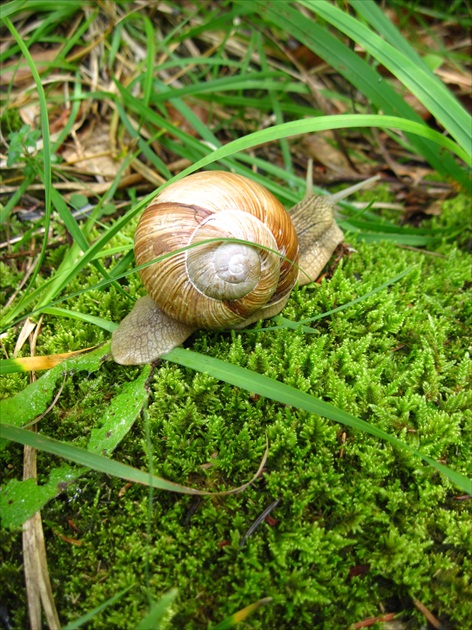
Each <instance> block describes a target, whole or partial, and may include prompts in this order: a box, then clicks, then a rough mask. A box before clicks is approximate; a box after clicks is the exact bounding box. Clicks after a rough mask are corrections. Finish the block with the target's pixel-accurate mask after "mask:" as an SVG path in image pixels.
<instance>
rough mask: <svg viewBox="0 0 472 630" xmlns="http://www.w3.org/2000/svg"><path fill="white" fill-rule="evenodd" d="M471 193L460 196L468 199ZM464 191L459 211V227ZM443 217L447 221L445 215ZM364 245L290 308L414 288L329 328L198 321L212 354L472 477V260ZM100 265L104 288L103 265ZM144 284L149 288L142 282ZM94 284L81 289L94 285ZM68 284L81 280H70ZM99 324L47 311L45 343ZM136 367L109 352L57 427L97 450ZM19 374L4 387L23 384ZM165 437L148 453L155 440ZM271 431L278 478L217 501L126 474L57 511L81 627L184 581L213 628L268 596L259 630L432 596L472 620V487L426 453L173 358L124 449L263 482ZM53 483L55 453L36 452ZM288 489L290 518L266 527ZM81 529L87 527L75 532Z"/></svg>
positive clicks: (52, 348)
mask: <svg viewBox="0 0 472 630" xmlns="http://www.w3.org/2000/svg"><path fill="white" fill-rule="evenodd" d="M459 205H460V204H459ZM465 211H466V208H465V205H463V206H462V210H457V208H455V207H454V206H453V204H448V205H447V206H446V212H445V215H444V217H443V218H442V220H443V222H444V223H445V224H449V221H452V219H451V216H450V215H449V212H450V213H451V214H452V215H453V217H454V221H458V222H460V220H463V217H464V212H465ZM435 221H436V223H437V226H439V224H440V222H441V218H439V219H435ZM349 241H350V242H351V243H352V244H353V245H354V246H355V248H356V250H357V253H355V254H352V255H351V256H349V257H348V258H344V259H343V261H342V262H341V264H340V265H339V266H338V267H337V269H336V270H335V271H334V274H333V276H332V278H331V279H330V280H324V281H323V282H322V283H321V284H320V285H313V286H307V287H304V288H302V289H297V290H295V291H294V292H293V294H292V297H291V299H290V301H289V304H288V305H287V308H286V309H285V310H284V316H285V317H287V318H291V319H294V320H300V319H305V318H309V317H313V316H315V315H318V314H319V313H321V312H323V311H326V310H329V309H332V308H335V307H336V306H340V305H342V304H345V303H347V302H349V301H350V300H353V299H355V298H357V297H359V296H360V295H364V294H367V293H369V292H370V291H371V290H372V289H374V288H375V287H377V286H379V285H380V284H382V283H384V282H385V281H386V280H388V279H389V278H392V277H393V276H395V275H396V274H398V273H400V272H402V271H403V270H405V269H407V268H408V267H410V266H413V270H412V271H411V272H410V273H409V274H407V275H406V276H405V277H404V278H403V279H402V280H401V281H400V282H398V283H396V284H394V285H392V286H390V287H389V288H388V289H386V290H384V291H382V292H380V293H377V294H375V295H372V296H370V297H368V298H367V299H366V300H364V301H362V302H359V303H357V304H355V305H353V306H351V307H350V308H348V309H345V310H343V311H340V312H337V313H336V314H334V315H332V316H329V317H326V318H323V319H320V320H317V321H316V322H315V323H313V329H314V331H313V334H306V333H304V332H302V331H300V330H298V331H293V330H288V329H280V330H277V331H267V332H264V330H263V329H264V327H265V326H267V325H271V323H270V322H269V323H267V324H258V325H256V326H255V329H256V330H255V331H252V332H250V331H241V332H235V331H232V332H228V333H220V332H215V333H207V332H198V333H196V334H195V335H193V337H192V338H191V339H190V340H189V341H188V345H189V346H191V347H192V348H193V349H194V350H196V351H201V352H204V353H207V354H209V355H212V356H215V357H218V358H223V359H225V360H228V361H230V362H232V363H235V364H237V365H241V366H244V367H248V368H250V369H253V370H255V371H257V372H260V373H263V374H266V375H268V376H271V377H274V378H277V379H280V380H281V381H283V382H285V383H287V384H289V385H292V386H294V387H297V388H299V389H301V390H303V391H306V392H309V393H311V394H313V395H315V396H319V397H321V398H323V399H325V400H327V401H331V402H333V403H334V404H336V405H338V406H339V407H341V408H342V409H345V410H346V411H349V412H351V413H353V414H355V415H357V416H358V417H360V418H362V419H364V420H367V421H368V422H371V423H372V424H375V425H376V426H379V427H381V428H382V429H384V430H386V431H388V432H390V433H392V434H395V435H397V436H398V437H400V438H401V439H402V440H404V441H405V442H407V443H410V444H411V445H413V446H415V447H417V448H420V449H421V450H422V452H424V453H426V454H428V455H430V456H431V457H433V458H435V459H437V460H441V461H443V462H445V463H447V464H448V465H449V466H451V467H452V468H454V469H456V470H459V471H462V472H463V473H465V474H468V475H470V474H471V473H472V465H471V462H472V448H471V447H472V435H471V432H472V413H471V406H472V405H471V402H472V400H471V394H470V391H471V388H470V384H471V380H472V361H471V359H470V355H469V348H468V346H467V338H466V336H465V335H466V331H467V330H468V329H469V330H470V328H469V327H470V316H471V313H470V286H471V282H472V277H471V270H470V259H469V257H468V255H467V254H466V253H465V252H464V251H462V250H461V249H460V248H459V247H456V246H454V245H451V244H448V243H443V244H440V245H439V246H438V248H437V250H438V252H439V253H441V255H442V257H437V256H429V255H427V254H424V253H421V252H415V251H410V250H405V249H402V248H400V247H395V246H394V245H392V244H388V243H379V244H375V245H374V244H364V243H362V242H356V241H355V239H354V238H353V237H349ZM94 274H95V272H94V273H93V274H92V275H91V282H96V281H98V276H95V275H94ZM129 285H130V292H131V293H133V294H134V293H135V292H136V291H137V290H141V289H140V287H139V282H138V281H137V280H135V279H132V280H130V283H129ZM77 286H79V284H78V283H77ZM70 290H71V292H72V291H73V290H75V287H74V286H71V287H70ZM70 308H74V309H77V310H83V311H84V312H89V313H91V314H94V315H98V316H101V317H105V318H108V319H112V320H115V321H117V320H119V319H120V317H121V316H122V315H123V314H124V313H125V312H126V311H127V310H128V309H129V303H128V301H127V300H126V298H125V297H124V296H122V295H120V294H119V293H118V291H116V290H115V289H114V288H112V287H108V288H107V290H106V291H104V292H103V291H102V292H97V291H90V292H87V293H84V294H82V295H81V296H80V297H79V298H77V299H75V300H74V301H73V303H71V305H70ZM106 337H107V334H106V333H104V332H103V331H100V330H96V329H95V328H94V327H92V326H89V325H80V326H76V325H74V324H72V323H71V322H69V321H67V320H65V319H58V318H52V317H51V318H46V319H45V323H44V328H43V333H42V335H41V336H40V338H39V346H38V353H39V354H46V353H49V352H63V351H65V350H68V349H69V350H71V349H75V348H79V347H84V346H86V345H91V343H96V342H98V341H100V340H102V339H105V338H106ZM136 375H137V368H123V367H120V366H117V365H114V364H113V363H111V362H108V363H105V364H104V365H103V367H102V369H101V370H100V371H99V372H96V373H94V374H91V375H83V374H82V375H74V376H69V377H67V378H66V379H65V383H64V389H63V391H62V394H61V396H60V398H59V400H58V401H57V403H56V405H55V407H54V408H53V409H52V410H51V411H50V412H49V414H48V415H47V417H45V418H44V419H43V420H42V421H41V430H42V431H43V432H44V433H46V434H49V435H53V436H55V437H58V438H59V439H62V440H67V441H70V442H74V443H76V444H79V445H86V443H87V439H88V435H89V432H90V430H91V429H92V428H93V427H96V426H99V423H100V417H101V416H103V413H104V410H105V409H106V407H107V405H108V402H109V400H111V399H112V398H113V396H114V395H115V394H116V393H117V392H118V391H119V390H120V386H121V385H122V384H123V383H124V382H126V381H128V380H132V379H134V378H136ZM24 381H25V377H24V376H23V375H20V376H18V377H17V376H11V377H9V378H8V379H5V385H3V384H2V387H4V389H3V392H2V393H3V395H11V393H12V391H14V390H15V387H17V388H18V389H21V388H22V387H24ZM145 422H147V423H148V425H147V431H148V432H149V436H150V445H151V446H150V447H149V446H148V443H147V440H146V438H145V436H146V424H145ZM266 435H267V436H268V439H269V443H270V450H269V457H268V460H267V463H266V466H265V469H264V473H263V475H262V476H261V477H260V478H259V479H258V480H257V481H256V482H255V483H254V484H253V485H252V486H251V487H250V488H249V489H247V490H246V491H245V492H243V493H242V494H239V495H234V496H228V497H216V498H215V497H207V498H203V499H197V498H192V497H188V496H179V495H174V494H167V493H162V492H155V493H153V496H152V501H150V498H149V492H148V490H147V489H145V488H141V487H138V486H132V487H127V486H126V485H125V483H124V482H122V481H120V480H117V479H106V478H104V477H103V476H100V475H96V474H92V473H90V474H88V475H86V476H85V477H83V478H81V479H80V480H79V481H78V482H77V483H76V484H75V486H74V487H69V488H68V490H67V492H66V493H65V494H62V495H61V496H60V497H59V498H58V499H56V500H55V501H53V502H51V503H50V504H48V505H47V506H46V508H45V509H44V510H43V519H44V522H45V532H46V538H47V551H48V559H49V568H50V572H51V576H52V581H53V588H54V592H55V597H56V602H57V606H58V609H59V610H60V614H61V619H62V621H63V622H64V623H66V622H67V621H70V620H72V619H75V618H77V617H78V616H80V615H82V614H84V613H85V612H87V611H89V610H91V609H92V608H94V607H95V606H97V605H99V604H100V603H102V602H103V601H105V600H106V599H108V598H109V597H111V596H112V595H114V594H115V593H117V592H119V591H120V590H121V589H122V588H125V587H127V586H130V585H133V588H132V589H131V590H130V591H129V592H128V593H127V594H126V595H125V596H124V597H123V598H122V600H120V602H119V603H118V604H117V605H115V606H114V607H112V608H109V609H107V610H106V611H104V612H103V613H101V614H100V615H98V616H97V617H96V618H95V620H94V622H93V623H92V624H91V627H93V628H97V629H99V628H109V627H120V628H133V627H135V625H136V623H137V621H138V620H139V619H140V618H141V617H142V616H143V615H144V614H145V612H146V610H147V606H148V601H149V597H152V598H154V599H158V598H159V597H160V595H162V593H164V592H166V591H167V590H168V589H170V588H172V587H178V588H179V597H178V600H177V604H176V605H175V610H176V615H175V617H174V618H173V621H172V624H173V627H178V628H185V629H189V630H190V629H200V628H206V627H208V626H209V625H210V624H212V623H216V622H218V621H220V620H222V619H223V618H225V617H226V616H228V615H229V614H231V613H233V612H235V611H236V610H239V609H240V608H243V607H244V606H246V605H248V604H249V603H251V602H254V601H256V600H258V599H260V598H262V597H267V596H270V597H272V603H271V604H269V605H267V606H265V607H263V608H261V609H260V610H259V611H258V612H257V613H255V615H254V616H253V617H251V627H252V628H255V629H257V628H279V627H289V626H294V627H295V626H296V627H297V628H301V629H302V628H312V627H313V626H314V625H315V626H316V627H317V628H326V629H328V628H345V627H346V626H348V625H349V624H351V623H353V622H355V621H360V620H362V619H364V618H366V617H371V616H374V615H378V614H380V613H381V611H383V610H385V611H387V612H388V611H397V612H400V613H402V614H403V617H404V619H405V620H411V623H412V624H413V625H414V624H418V623H420V620H421V616H420V614H419V612H418V611H417V610H416V608H415V607H414V605H413V600H414V599H418V600H419V601H421V602H422V603H423V604H425V605H426V606H427V607H428V608H430V609H431V610H432V611H433V612H434V614H435V615H436V616H438V617H439V618H440V619H441V620H442V621H443V622H444V623H447V624H449V625H451V626H452V627H458V628H459V627H466V625H467V624H468V623H469V620H470V618H471V616H472V605H471V603H470V602H472V588H471V584H470V575H471V574H472V544H471V540H472V531H471V530H472V525H471V523H472V519H471V510H470V501H467V500H466V499H464V498H462V497H460V496H458V494H459V493H458V492H457V491H456V489H455V488H454V487H452V486H451V484H450V483H448V482H447V481H446V480H445V479H443V478H441V477H440V475H439V474H438V473H436V472H434V471H433V469H431V468H429V467H427V466H425V465H423V463H422V462H420V460H418V459H417V458H415V457H413V456H412V455H411V454H409V453H405V452H404V451H399V450H398V449H394V448H392V447H391V446H389V445H387V444H384V443H382V442H379V441H378V440H376V439H375V438H373V437H371V436H368V435H364V434H361V433H359V432H357V431H354V430H352V429H349V428H346V427H343V426H341V425H337V424H335V423H333V422H331V421H328V420H325V419H323V418H320V417H318V416H313V415H309V414H306V413H304V412H302V411H299V410H297V409H292V408H288V407H284V406H283V405H280V404H277V403H275V402H272V401H268V400H265V399H261V398H259V397H257V396H254V395H251V393H250V392H245V391H240V390H238V389H236V388H234V387H232V386H230V385H227V384H224V383H221V382H219V381H216V380H214V379H213V378H211V377H209V376H206V375H203V374H195V373H194V372H192V371H190V370H186V369H184V368H182V367H177V366H176V365H173V364H170V363H166V362H162V363H161V364H160V365H159V366H158V367H157V368H156V370H155V372H154V376H153V378H152V380H151V382H150V397H149V407H148V411H147V415H146V419H142V420H140V421H139V422H137V423H136V424H135V426H134V427H133V429H132V431H131V432H130V433H129V435H128V437H127V438H126V439H125V440H124V441H123V443H122V444H121V445H120V448H119V449H118V450H117V451H116V453H115V457H116V458H117V459H119V460H121V461H124V462H127V463H130V464H132V465H135V466H140V467H145V468H146V467H148V466H149V464H150V462H151V461H152V465H153V469H154V472H155V473H156V474H159V475H162V476H164V477H166V478H168V479H171V480H174V481H177V482H179V483H184V484H189V485H192V486H193V487H196V488H205V489H209V490H221V489H227V488H230V487H235V486H237V485H239V484H242V483H243V482H245V481H246V480H247V479H249V478H250V477H251V476H252V475H253V473H254V472H255V470H256V469H257V466H258V464H259V462H260V459H261V457H262V454H263V452H264V449H265V436H266ZM20 454H21V449H19V447H17V446H11V447H10V448H9V449H8V450H6V451H4V452H3V453H2V454H1V457H2V465H4V466H5V467H6V468H7V469H8V472H7V475H6V476H7V477H17V478H19V477H20V476H21V472H20V464H21V457H20ZM39 466H40V479H42V478H43V476H45V475H46V474H47V472H48V470H49V468H50V466H51V458H49V457H48V456H44V455H41V454H40V455H39ZM275 499H279V500H280V502H279V504H278V505H277V507H276V508H275V510H274V511H273V512H272V514H271V517H272V519H273V520H270V519H269V520H268V521H265V522H262V524H261V525H260V526H259V527H258V528H257V529H256V530H255V532H254V533H253V534H252V536H250V537H249V539H248V540H247V541H246V543H245V544H244V546H240V545H241V541H242V539H243V537H244V535H245V534H246V532H247V530H248V529H249V527H250V526H251V525H252V523H254V521H255V520H256V519H257V517H258V516H259V515H260V514H261V513H262V512H263V510H264V509H265V508H267V506H268V505H270V504H271V503H272V502H273V501H274V500H275ZM71 539H72V540H71ZM1 548H2V553H3V556H4V563H3V566H2V568H1V569H0V575H1V578H2V582H3V583H4V584H6V590H5V595H4V603H5V605H6V606H7V607H8V609H9V610H10V612H11V614H12V616H13V618H14V621H15V623H16V625H17V626H18V627H22V626H24V625H25V623H26V616H25V611H24V606H21V607H20V606H18V601H21V602H24V601H25V594H24V587H23V576H22V571H21V568H20V566H21V550H20V535H19V533H15V532H13V533H8V532H3V533H2V539H1Z"/></svg>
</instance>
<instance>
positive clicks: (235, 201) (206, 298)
mask: <svg viewBox="0 0 472 630" xmlns="http://www.w3.org/2000/svg"><path fill="white" fill-rule="evenodd" d="M228 238H232V239H238V240H243V241H249V242H251V243H254V244H255V245H256V246H250V245H247V244H243V243H228V242H224V241H218V240H213V241H212V242H206V243H204V244H201V245H197V244H198V243H202V242H203V241H208V240H209V239H228ZM189 246H194V247H191V248H190V249H185V250H184V251H181V252H179V253H177V254H175V255H172V256H170V257H167V258H165V259H164V260H161V261H160V262H156V263H154V264H152V265H149V266H148V267H146V268H144V269H141V270H140V272H139V274H140V276H141V279H142V281H143V284H144V286H145V288H146V291H147V292H148V294H149V295H150V296H151V297H152V299H153V300H154V302H155V303H156V304H157V305H158V307H159V308H160V309H162V310H163V311H164V312H165V313H166V314H167V315H169V316H170V317H172V318H174V319H176V320H177V321H179V322H184V323H186V324H188V325H189V326H192V327H195V328H236V327H242V326H245V325H247V324H248V323H250V322H251V321H255V320H257V319H263V318H264V317H270V316H272V315H275V314H276V313H278V312H279V311H281V310H282V308H283V307H284V306H285V303H286V301H287V299H288V296H289V294H290V291H291V289H292V288H293V286H294V284H295V282H296V281H297V277H298V267H297V262H298V258H299V251H298V240H297V234H296V232H295V228H294V226H293V224H292V221H291V219H290V217H289V215H288V213H287V212H286V210H285V208H284V207H283V206H282V204H281V203H280V202H279V201H278V200H277V199H276V198H275V197H274V196H273V195H272V194H271V193H270V192H269V191H268V190H266V189H265V188H264V187H263V186H261V185H260V184H257V183H256V182H253V181H252V180H250V179H248V178H246V177H243V176H241V175H235V174H232V173H226V172H222V171H207V172H202V173H195V174H193V175H190V176H188V177H185V178H183V179H181V180H179V181H178V182H176V183H175V184H171V185H170V186H168V187H167V188H166V189H165V190H164V191H163V192H162V193H160V194H159V195H158V197H157V198H156V199H154V200H153V202H152V203H151V204H150V205H149V206H148V207H147V208H146V210H145V211H144V213H143V215H142V217H141V220H140V222H139V224H138V227H137V230H136V234H135V255H136V261H137V264H138V265H142V264H144V263H147V262H150V261H151V260H154V259H155V258H158V257H159V256H163V255H165V254H169V253H171V252H173V251H175V250H180V249H182V248H188V247H189ZM277 252H278V253H277Z"/></svg>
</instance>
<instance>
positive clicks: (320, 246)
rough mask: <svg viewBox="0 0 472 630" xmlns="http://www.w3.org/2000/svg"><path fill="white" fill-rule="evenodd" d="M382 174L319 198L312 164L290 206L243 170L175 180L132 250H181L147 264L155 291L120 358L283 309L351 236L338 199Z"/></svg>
mask: <svg viewBox="0 0 472 630" xmlns="http://www.w3.org/2000/svg"><path fill="white" fill-rule="evenodd" d="M374 179H378V177H374V178H371V179H370V180H367V181H365V182H361V183H360V184H356V185H354V186H351V187H350V188H349V189H347V190H344V191H342V192H341V193H336V194H334V195H331V196H319V195H315V194H314V193H313V191H312V186H311V169H309V174H308V175H307V193H306V196H305V197H304V199H302V201H300V202H299V203H298V204H296V205H295V206H294V207H293V208H292V209H291V211H290V213H288V212H287V211H286V210H285V208H284V207H283V205H282V204H281V203H280V201H278V200H277V199H276V198H275V197H274V196H273V195H272V193H270V192H269V191H268V190H267V189H266V188H264V187H263V186H262V185H261V184H258V183H256V182H254V181H252V180H251V179H249V178H247V177H243V176H242V175H236V174H233V173H229V172H223V171H204V172H199V173H194V174H193V175H189V176H187V177H184V178H183V179H181V180H179V181H177V182H175V183H173V184H170V185H169V186H168V187H167V188H165V189H164V190H163V191H162V192H161V193H160V194H159V195H158V196H157V197H156V198H155V199H154V200H153V201H152V202H151V203H150V205H149V206H148V207H147V208H146V210H145V211H144V213H143V215H142V217H141V219H140V221H139V223H138V227H137V229H136V233H135V239H134V250H135V256H136V262H137V264H138V266H139V265H143V264H145V263H149V262H150V261H153V260H155V259H156V258H159V257H162V256H163V255H164V254H168V253H170V252H174V251H175V250H179V251H178V252H177V253H176V254H173V255H171V256H167V257H165V258H163V259H161V260H159V261H158V262H154V263H153V264H150V265H148V266H146V267H144V268H142V269H140V270H139V275H140V277H141V280H142V282H143V284H144V287H145V289H146V291H147V295H145V296H144V297H142V298H140V299H139V300H138V301H137V302H136V304H135V306H134V308H133V310H132V311H131V312H130V313H129V315H127V316H126V317H125V318H124V319H123V321H122V322H121V324H120V325H119V327H118V328H117V329H116V330H115V331H114V332H113V335H112V342H111V354H112V357H113V359H114V360H115V361H116V362H117V363H120V364H122V365H138V364H143V363H149V362H151V361H154V360H156V359H157V358H158V357H160V356H161V355H163V354H165V353H167V352H170V350H172V349H173V348H175V347H176V346H179V345H181V344H182V343H183V342H184V341H185V340H186V339H187V338H188V337H189V336H190V335H191V334H192V333H193V332H194V331H196V330H198V329H200V328H204V329H230V328H244V327H246V326H248V325H249V324H251V323H253V322H255V321H257V320H260V319H266V318H268V317H273V316H274V315H277V314H278V313H280V311H282V309H283V308H284V306H285V305H286V303H287V301H288V298H289V296H290V292H291V291H292V289H293V287H294V286H295V284H296V283H297V282H298V284H299V285H303V284H307V283H308V282H311V281H312V280H314V279H316V278H317V277H318V275H319V274H320V272H321V270H322V269H323V267H324V266H325V264H326V263H327V262H328V260H329V258H330V257H331V254H332V253H333V251H334V250H335V249H336V247H337V246H338V245H339V244H340V243H341V242H342V241H343V239H344V236H343V232H342V231H341V229H340V228H339V226H338V225H337V224H336V221H335V219H334V215H333V209H334V206H335V204H336V203H337V202H338V201H339V200H340V199H343V198H344V197H346V196H348V195H349V194H351V193H352V192H354V191H355V190H358V189H359V188H361V187H363V186H365V185H366V184H368V183H370V182H371V181H372V180H374ZM218 239H226V240H218ZM228 239H233V242H231V241H229V240H228ZM234 241H236V242H234ZM241 241H249V242H250V243H254V244H255V245H254V246H251V245H248V244H246V243H242V242H241Z"/></svg>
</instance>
